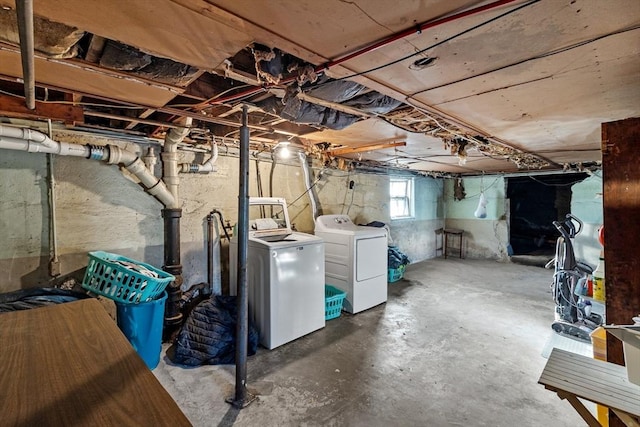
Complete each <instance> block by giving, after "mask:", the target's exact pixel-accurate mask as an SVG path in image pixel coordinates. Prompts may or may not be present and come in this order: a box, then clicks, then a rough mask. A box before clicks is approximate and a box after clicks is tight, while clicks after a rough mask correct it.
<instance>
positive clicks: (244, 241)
mask: <svg viewBox="0 0 640 427" xmlns="http://www.w3.org/2000/svg"><path fill="white" fill-rule="evenodd" d="M248 115H249V114H248V110H247V106H246V105H243V106H242V127H241V128H240V181H239V194H238V272H237V277H238V321H237V325H236V389H235V398H234V399H233V402H232V403H233V405H234V406H235V407H237V408H242V407H244V406H246V405H247V404H248V403H250V400H249V401H247V342H248V335H249V298H248V295H247V254H248V246H249V127H248V126H247V123H248Z"/></svg>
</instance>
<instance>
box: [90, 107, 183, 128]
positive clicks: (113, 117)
mask: <svg viewBox="0 0 640 427" xmlns="http://www.w3.org/2000/svg"><path fill="white" fill-rule="evenodd" d="M147 111H149V110H147ZM84 115H85V116H91V117H102V118H104V119H111V120H120V121H124V122H136V123H144V124H146V125H152V126H160V127H164V128H179V127H182V126H178V125H176V124H173V123H168V122H159V121H157V120H146V119H141V118H139V117H129V116H121V115H118V114H111V113H103V112H102V111H93V110H86V111H85V112H84ZM127 129H129V128H128V127H127Z"/></svg>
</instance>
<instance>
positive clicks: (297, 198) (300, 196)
mask: <svg viewBox="0 0 640 427" xmlns="http://www.w3.org/2000/svg"><path fill="white" fill-rule="evenodd" d="M322 171H324V169H322ZM322 171H321V172H320V173H318V178H316V180H315V181H313V184H311V185H310V186H309V188H307V189H306V190H305V191H303V192H302V194H300V195H299V196H298V197H296V199H295V200H294V201H293V202H291V203H289V206H293V205H294V204H295V202H297V201H298V200H300V199H301V198H302V196H304V195H305V194H307V193H308V192H309V191H311V190H312V189H313V187H315V186H316V184H317V183H318V182H320V179H322V175H323V172H322Z"/></svg>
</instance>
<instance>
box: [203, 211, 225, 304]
mask: <svg viewBox="0 0 640 427" xmlns="http://www.w3.org/2000/svg"><path fill="white" fill-rule="evenodd" d="M216 213H219V211H218V210H217V209H214V210H212V211H211V212H209V215H207V226H208V227H207V228H208V234H207V277H208V279H209V287H208V289H207V292H206V293H208V294H214V295H221V294H222V286H221V281H220V229H219V228H218V221H217V220H216V217H215V214H216ZM222 226H223V227H224V225H222ZM214 233H215V235H214Z"/></svg>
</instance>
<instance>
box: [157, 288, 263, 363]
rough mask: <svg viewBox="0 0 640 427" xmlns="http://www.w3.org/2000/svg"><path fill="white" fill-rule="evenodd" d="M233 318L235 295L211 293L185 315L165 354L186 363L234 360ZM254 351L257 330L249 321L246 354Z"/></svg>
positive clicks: (235, 310) (234, 330)
mask: <svg viewBox="0 0 640 427" xmlns="http://www.w3.org/2000/svg"><path fill="white" fill-rule="evenodd" d="M237 318H238V315H237V299H236V297H229V296H221V295H214V296H212V297H211V298H209V299H207V300H205V301H202V302H201V303H200V304H198V305H197V306H196V307H195V308H194V309H193V310H192V311H191V314H189V317H188V318H187V321H186V322H185V323H184V325H183V326H182V329H181V330H180V332H179V333H178V336H177V338H176V341H175V343H174V345H173V347H172V348H171V351H168V352H167V356H168V357H169V359H170V360H171V361H172V362H173V363H176V364H180V365H187V366H199V365H228V364H233V363H235V358H236V319H237ZM257 350H258V331H257V329H256V328H255V327H254V326H253V325H252V324H251V322H249V342H248V345H247V354H248V355H249V356H251V355H253V354H255V353H256V351H257Z"/></svg>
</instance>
